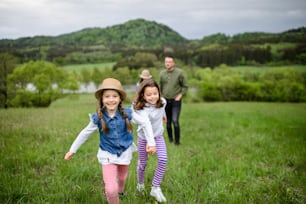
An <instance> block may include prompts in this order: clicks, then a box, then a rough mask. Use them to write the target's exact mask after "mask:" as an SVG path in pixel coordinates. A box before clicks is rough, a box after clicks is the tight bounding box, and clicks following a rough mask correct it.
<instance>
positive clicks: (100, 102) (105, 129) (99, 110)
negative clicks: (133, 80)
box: [97, 90, 133, 134]
mask: <svg viewBox="0 0 306 204" xmlns="http://www.w3.org/2000/svg"><path fill="white" fill-rule="evenodd" d="M115 91H116V90H115ZM117 92H118V91H117ZM118 93H119V95H120V103H119V105H118V110H119V112H120V114H121V115H122V116H123V117H124V119H125V123H126V127H127V129H128V131H129V132H133V126H132V124H131V122H130V120H129V118H128V116H127V114H126V112H125V111H124V108H123V107H122V96H121V94H120V92H118ZM102 98H103V92H102V93H101V94H100V97H99V99H98V105H97V114H98V117H99V118H100V121H101V125H102V131H103V133H104V134H108V133H109V128H108V127H107V125H106V122H105V119H104V115H103V110H104V109H105V106H104V104H103V100H102Z"/></svg>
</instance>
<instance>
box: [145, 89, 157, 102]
mask: <svg viewBox="0 0 306 204" xmlns="http://www.w3.org/2000/svg"><path fill="white" fill-rule="evenodd" d="M143 98H144V100H145V101H146V102H147V103H149V104H151V105H155V104H156V103H157V101H158V99H159V92H158V89H157V87H155V86H154V87H151V86H147V87H146V88H145V90H144V93H143Z"/></svg>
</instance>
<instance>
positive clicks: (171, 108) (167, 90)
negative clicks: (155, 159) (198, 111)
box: [159, 55, 188, 145]
mask: <svg viewBox="0 0 306 204" xmlns="http://www.w3.org/2000/svg"><path fill="white" fill-rule="evenodd" d="M165 68H166V69H165V70H163V71H161V72H160V76H159V78H160V90H161V94H162V96H163V97H164V98H165V99H166V100H167V105H166V110H165V111H166V116H167V133H168V138H169V142H173V131H172V124H173V127H174V142H175V145H179V144H180V123H179V117H180V112H181V107H182V97H183V95H185V94H186V93H187V90H188V85H187V77H186V75H185V73H184V72H183V70H181V69H180V68H177V67H176V66H175V61H174V57H173V56H171V55H167V56H166V57H165Z"/></svg>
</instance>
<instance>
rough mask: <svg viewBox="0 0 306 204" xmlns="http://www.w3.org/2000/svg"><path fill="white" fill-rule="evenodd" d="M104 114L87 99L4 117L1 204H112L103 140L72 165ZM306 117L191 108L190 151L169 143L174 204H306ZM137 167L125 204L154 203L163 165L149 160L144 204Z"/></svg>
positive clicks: (305, 111) (92, 141) (226, 106)
mask: <svg viewBox="0 0 306 204" xmlns="http://www.w3.org/2000/svg"><path fill="white" fill-rule="evenodd" d="M125 105H126V106H127V105H129V104H125ZM95 107H96V101H95V100H94V97H93V95H92V94H88V95H87V94H85V95H72V96H69V97H66V98H62V99H59V100H57V101H55V102H53V103H52V104H51V106H50V107H49V108H28V109H25V108H16V109H15V108H11V109H7V110H5V109H0V139H1V140H0V141H1V142H0V145H1V148H0V158H1V164H0V168H1V171H0V172H1V173H0V174H1V175H0V202H1V203H50V204H51V203H52V204H53V203H107V202H106V200H105V196H104V185H103V181H102V174H101V166H100V165H99V164H98V161H97V159H96V154H97V150H98V141H99V139H98V134H93V135H92V136H91V137H90V138H89V140H88V141H87V142H86V143H85V144H84V145H83V146H82V147H81V148H80V149H79V151H78V152H77V153H76V154H75V155H74V157H73V159H72V160H70V161H65V160H64V159H63V158H64V155H65V153H66V152H67V151H68V150H69V148H70V145H71V143H72V142H73V140H74V139H75V137H76V136H77V134H78V133H79V131H80V130H81V129H82V128H83V127H85V126H86V125H87V124H88V121H89V117H88V113H91V112H95ZM305 116H306V104H305V103H247V102H227V103H224V102H220V103H183V107H182V113H181V120H180V122H181V132H182V133H181V135H182V136H181V142H182V144H181V145H180V146H174V145H173V144H170V143H168V140H167V136H166V134H165V139H166V143H167V152H168V158H169V161H168V166H167V171H166V175H165V177H164V181H163V183H162V186H161V187H162V189H163V192H164V194H165V196H166V198H167V200H168V203H175V204H180V203H182V204H186V203H187V204H189V203H190V204H194V203H199V204H202V203H248V204H249V203H301V204H302V203H305V202H306V134H305V133H306V117H305ZM134 140H135V142H136V141H137V136H136V135H135V138H134ZM136 164H137V153H135V154H134V158H133V160H132V163H131V165H130V169H129V176H128V179H127V183H126V189H125V193H126V196H125V197H124V198H123V199H122V200H121V203H123V204H124V203H133V204H137V203H140V204H143V203H154V200H153V199H152V198H151V197H150V196H149V190H150V184H151V181H152V177H153V173H154V172H153V171H154V169H155V165H156V157H154V156H150V158H149V163H148V167H147V172H146V179H145V185H146V190H147V193H146V194H144V195H136V183H137V181H136Z"/></svg>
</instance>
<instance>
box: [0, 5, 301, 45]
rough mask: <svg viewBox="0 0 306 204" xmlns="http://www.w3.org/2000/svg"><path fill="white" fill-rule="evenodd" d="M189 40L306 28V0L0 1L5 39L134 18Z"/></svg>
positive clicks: (0, 27) (1, 34)
mask: <svg viewBox="0 0 306 204" xmlns="http://www.w3.org/2000/svg"><path fill="white" fill-rule="evenodd" d="M139 18H142V19H145V20H148V21H155V22H157V23H161V24H164V25H166V26H168V27H170V28H171V29H173V30H174V31H176V32H178V33H179V34H180V35H181V36H183V37H185V38H187V39H190V40H192V39H202V38H203V37H205V36H208V35H212V34H216V33H223V34H226V35H230V36H232V35H235V34H239V33H243V32H268V33H279V32H284V31H287V30H290V29H293V28H299V27H303V26H304V27H306V0H152V1H150V0H0V39H17V38H20V37H34V36H38V35H39V36H41V35H44V36H57V35H61V34H67V33H71V32H76V31H79V30H82V29H84V28H92V27H99V28H106V27H108V26H113V25H117V24H122V23H125V22H127V21H129V20H134V19H139Z"/></svg>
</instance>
